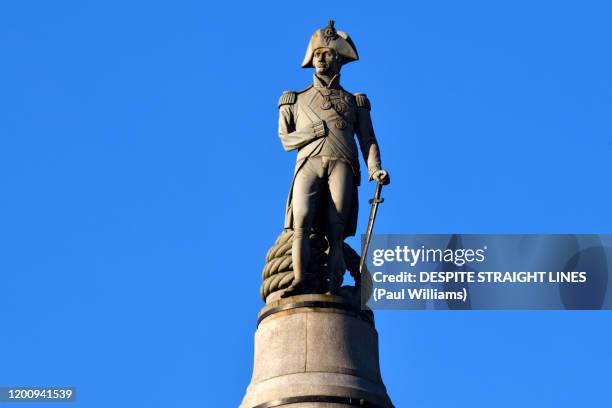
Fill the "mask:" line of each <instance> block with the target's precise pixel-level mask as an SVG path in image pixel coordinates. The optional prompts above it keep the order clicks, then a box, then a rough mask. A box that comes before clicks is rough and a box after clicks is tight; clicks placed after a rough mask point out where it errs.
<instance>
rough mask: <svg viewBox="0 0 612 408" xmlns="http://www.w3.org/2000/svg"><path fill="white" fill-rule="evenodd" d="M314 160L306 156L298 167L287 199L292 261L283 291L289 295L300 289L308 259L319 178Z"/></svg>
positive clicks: (301, 288) (319, 184) (319, 183)
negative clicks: (290, 276)
mask: <svg viewBox="0 0 612 408" xmlns="http://www.w3.org/2000/svg"><path fill="white" fill-rule="evenodd" d="M316 165H317V160H316V158H315V159H308V162H307V163H306V164H305V165H304V166H303V167H302V168H301V169H300V171H299V172H298V174H297V175H296V177H295V181H294V184H293V195H292V198H291V201H292V208H293V244H292V247H291V257H292V261H293V276H294V277H293V283H292V284H291V286H290V287H289V289H287V291H286V292H285V293H286V294H287V295H293V294H296V293H297V292H299V291H301V290H303V284H304V276H305V274H306V271H307V268H308V261H309V259H310V240H309V234H310V229H311V227H312V222H313V219H314V216H315V211H316V205H317V196H318V194H319V189H320V186H321V178H320V177H319V174H317V173H319V172H318V171H317V168H316Z"/></svg>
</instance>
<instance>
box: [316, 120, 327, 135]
mask: <svg viewBox="0 0 612 408" xmlns="http://www.w3.org/2000/svg"><path fill="white" fill-rule="evenodd" d="M312 130H313V132H314V134H315V136H316V137H324V136H325V135H326V134H327V127H326V125H325V122H323V121H322V120H319V121H317V122H314V123H313V124H312Z"/></svg>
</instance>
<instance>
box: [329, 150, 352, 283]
mask: <svg viewBox="0 0 612 408" xmlns="http://www.w3.org/2000/svg"><path fill="white" fill-rule="evenodd" d="M353 183H354V177H353V170H352V169H351V167H350V166H349V165H348V164H347V163H345V162H343V161H340V160H335V161H334V162H333V164H332V165H331V166H330V172H329V175H328V184H329V193H330V194H329V196H330V199H329V200H328V201H329V202H328V208H327V219H328V223H327V239H328V240H329V261H328V274H329V282H330V287H329V288H328V289H329V291H330V292H333V291H334V290H336V289H337V288H338V286H339V285H340V283H341V282H342V275H343V274H344V270H345V269H346V266H345V264H344V253H343V250H342V244H343V242H344V226H345V225H346V224H347V222H348V217H349V215H350V213H351V206H352V205H353V194H352V193H353Z"/></svg>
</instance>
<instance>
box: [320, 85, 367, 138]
mask: <svg viewBox="0 0 612 408" xmlns="http://www.w3.org/2000/svg"><path fill="white" fill-rule="evenodd" d="M315 92H316V94H315V95H314V98H313V100H312V102H311V106H312V108H313V109H316V111H317V112H318V113H319V114H320V116H321V119H324V120H327V121H331V122H332V123H333V125H334V126H335V127H336V128H338V129H341V130H342V129H346V128H352V125H353V123H355V118H356V112H357V105H356V103H355V97H354V96H353V95H351V94H349V93H348V92H344V91H342V90H340V89H316V90H315Z"/></svg>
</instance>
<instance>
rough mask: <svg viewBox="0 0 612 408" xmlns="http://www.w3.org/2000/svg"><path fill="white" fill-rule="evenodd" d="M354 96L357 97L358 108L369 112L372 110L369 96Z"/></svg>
mask: <svg viewBox="0 0 612 408" xmlns="http://www.w3.org/2000/svg"><path fill="white" fill-rule="evenodd" d="M353 96H355V102H356V103H357V107H358V108H364V109H367V110H370V109H371V108H372V105H370V100H369V99H368V96H367V95H366V94H364V93H354V94H353Z"/></svg>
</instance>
